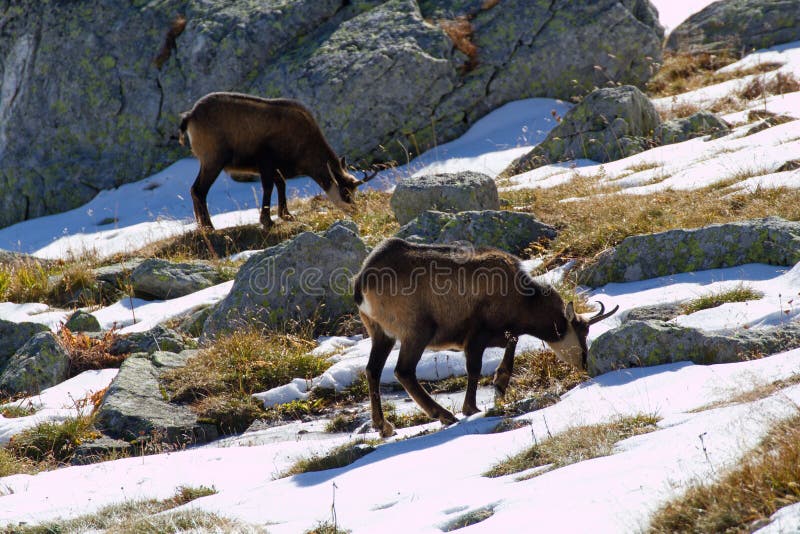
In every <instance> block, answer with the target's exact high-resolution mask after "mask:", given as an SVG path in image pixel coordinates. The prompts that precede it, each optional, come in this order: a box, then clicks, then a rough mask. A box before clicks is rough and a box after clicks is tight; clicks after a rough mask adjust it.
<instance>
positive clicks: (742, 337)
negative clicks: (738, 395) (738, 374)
mask: <svg viewBox="0 0 800 534" xmlns="http://www.w3.org/2000/svg"><path fill="white" fill-rule="evenodd" d="M795 347H800V323H798V322H790V323H786V324H784V325H780V326H776V327H772V328H765V329H741V330H737V331H734V332H705V331H703V330H699V329H696V328H689V327H685V326H678V325H675V324H671V323H667V322H663V321H628V322H626V323H624V324H622V325H621V326H619V327H617V328H615V329H613V330H609V331H608V332H606V333H604V334H603V335H601V336H600V337H598V338H597V339H595V340H594V342H592V345H591V347H590V348H589V359H588V371H589V374H590V375H592V376H595V375H599V374H602V373H607V372H609V371H613V370H615V369H621V368H626V367H647V366H652V365H661V364H665V363H673V362H682V361H691V362H694V363H698V364H704V365H705V364H713V363H730V362H739V361H744V360H749V359H752V358H758V357H761V356H763V355H765V354H775V353H777V352H781V351H784V350H789V349H792V348H795Z"/></svg>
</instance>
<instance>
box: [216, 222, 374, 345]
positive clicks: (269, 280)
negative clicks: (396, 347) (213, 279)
mask: <svg viewBox="0 0 800 534" xmlns="http://www.w3.org/2000/svg"><path fill="white" fill-rule="evenodd" d="M366 256H367V247H366V246H365V245H364V242H363V241H362V240H361V238H360V237H359V236H358V234H357V228H356V226H355V224H354V223H352V222H350V221H337V222H336V223H334V224H333V225H331V227H330V228H329V229H328V230H326V231H325V232H322V233H319V234H317V233H314V232H303V233H302V234H300V235H298V236H297V237H295V238H293V239H291V240H288V241H284V242H283V243H281V244H280V245H275V246H274V247H270V248H268V249H265V250H264V251H262V252H259V253H258V254H255V255H253V256H252V257H250V259H248V260H247V262H245V264H244V265H242V267H241V268H240V269H239V272H238V273H237V275H236V279H235V280H234V282H233V287H232V288H231V291H230V293H228V296H226V297H225V298H224V299H223V300H222V301H221V302H220V303H219V304H217V305H216V306H215V307H214V309H213V311H212V312H211V315H209V317H208V319H207V320H206V322H205V325H204V328H203V337H204V338H209V337H210V338H213V337H215V336H216V335H218V334H219V333H221V332H226V331H233V330H236V329H237V328H243V327H248V326H252V325H253V324H256V325H262V326H267V327H272V328H275V327H282V326H284V325H286V324H287V323H288V322H290V321H304V320H307V319H310V318H312V317H314V318H315V321H316V322H317V323H318V324H321V323H326V322H335V321H336V320H337V319H339V318H340V317H342V316H343V315H345V314H350V313H354V312H355V303H354V302H353V296H352V288H351V287H350V280H351V279H352V277H353V276H354V275H355V273H356V272H358V270H359V269H360V268H361V263H362V262H363V261H364V258H365V257H366Z"/></svg>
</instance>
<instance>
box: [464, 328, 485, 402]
mask: <svg viewBox="0 0 800 534" xmlns="http://www.w3.org/2000/svg"><path fill="white" fill-rule="evenodd" d="M486 345H487V342H486V338H485V336H482V335H480V334H478V335H476V336H473V337H471V338H470V339H469V340H468V341H467V346H466V347H465V348H464V355H465V356H466V358H467V392H466V394H465V395H464V405H463V406H462V408H461V413H463V414H464V415H472V414H474V413H478V412H479V411H480V410H479V409H478V405H477V403H476V401H475V395H476V393H477V391H478V380H480V378H481V364H482V361H483V351H484V350H486Z"/></svg>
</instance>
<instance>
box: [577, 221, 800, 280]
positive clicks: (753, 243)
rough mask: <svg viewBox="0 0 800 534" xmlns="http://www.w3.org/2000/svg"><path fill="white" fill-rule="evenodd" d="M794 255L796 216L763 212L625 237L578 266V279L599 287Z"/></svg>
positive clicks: (799, 257) (798, 229)
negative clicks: (793, 218)
mask: <svg viewBox="0 0 800 534" xmlns="http://www.w3.org/2000/svg"><path fill="white" fill-rule="evenodd" d="M798 261H800V222H792V221H787V220H785V219H781V218H780V217H766V218H764V219H753V220H749V221H740V222H732V223H725V224H712V225H710V226H705V227H702V228H695V229H692V230H680V229H679V230H669V231H666V232H659V233H657V234H646V235H635V236H630V237H626V238H625V239H623V240H622V242H621V243H620V244H619V245H617V246H616V247H614V248H611V249H608V250H606V251H604V252H602V253H601V254H599V255H598V256H597V258H596V259H595V261H594V262H593V263H592V264H590V265H587V266H586V267H584V268H583V269H581V271H580V272H579V273H578V279H579V281H580V283H581V284H584V285H587V286H589V287H600V286H602V285H605V284H608V283H609V282H635V281H637V280H646V279H648V278H656V277H658V276H666V275H670V274H676V273H685V272H690V271H702V270H706V269H717V268H720V267H734V266H736V265H743V264H745V263H767V264H770V265H786V266H791V265H794V264H796V263H797V262H798Z"/></svg>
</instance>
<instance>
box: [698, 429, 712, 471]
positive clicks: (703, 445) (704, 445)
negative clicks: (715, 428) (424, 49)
mask: <svg viewBox="0 0 800 534" xmlns="http://www.w3.org/2000/svg"><path fill="white" fill-rule="evenodd" d="M707 434H708V432H703V433H702V434H700V435H699V436H697V437H698V438H700V444H701V445H702V447H703V454H704V455H705V457H706V461H707V462H708V465H709V467H711V472H712V473H715V474H716V472H717V470H716V469H714V464H712V463H711V458H709V457H708V449H706V442H705V441H704V440H703V436H705V435H707Z"/></svg>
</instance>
